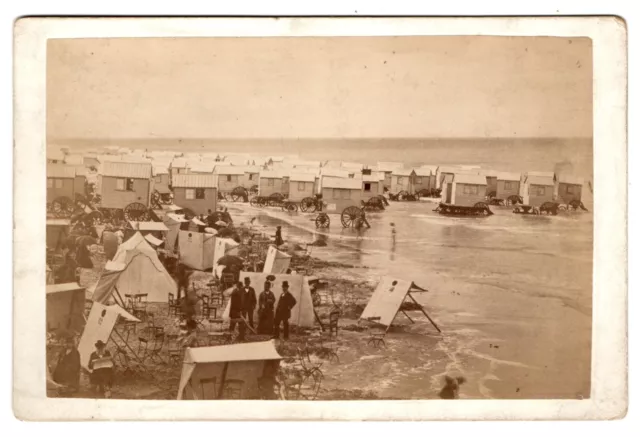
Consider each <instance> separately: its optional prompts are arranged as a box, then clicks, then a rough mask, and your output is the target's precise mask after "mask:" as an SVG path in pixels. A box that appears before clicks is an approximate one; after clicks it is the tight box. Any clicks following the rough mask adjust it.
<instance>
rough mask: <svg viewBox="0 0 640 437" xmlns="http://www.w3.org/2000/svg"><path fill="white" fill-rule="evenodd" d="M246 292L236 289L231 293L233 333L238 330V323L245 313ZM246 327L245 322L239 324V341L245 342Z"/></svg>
mask: <svg viewBox="0 0 640 437" xmlns="http://www.w3.org/2000/svg"><path fill="white" fill-rule="evenodd" d="M243 294H244V292H243V291H242V290H241V289H239V288H234V289H233V291H232V292H231V303H230V304H229V319H230V322H229V331H231V332H233V331H235V329H236V321H235V320H234V319H239V318H240V317H241V316H242V312H243V311H244V299H243V298H244V296H243ZM244 335H245V326H244V323H243V322H240V323H238V340H244Z"/></svg>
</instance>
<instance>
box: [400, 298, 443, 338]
mask: <svg viewBox="0 0 640 437" xmlns="http://www.w3.org/2000/svg"><path fill="white" fill-rule="evenodd" d="M408 294H409V297H410V298H411V300H412V301H413V302H414V303H415V304H416V305H418V307H420V311H422V314H424V315H425V316H426V318H427V319H429V321H430V322H431V324H432V325H433V326H434V327H435V328H436V329H437V330H438V332H442V331H441V330H440V328H438V325H436V322H434V321H433V320H432V319H431V317H429V314H427V312H426V311H425V310H424V308H423V307H422V305H420V304H419V303H418V301H416V300H415V299H414V298H413V296H412V295H411V293H408Z"/></svg>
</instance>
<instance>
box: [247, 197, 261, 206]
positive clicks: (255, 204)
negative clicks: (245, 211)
mask: <svg viewBox="0 0 640 437" xmlns="http://www.w3.org/2000/svg"><path fill="white" fill-rule="evenodd" d="M249 205H251V206H253V207H254V208H255V207H256V206H259V205H258V199H257V198H255V197H254V198H252V199H251V200H250V201H249Z"/></svg>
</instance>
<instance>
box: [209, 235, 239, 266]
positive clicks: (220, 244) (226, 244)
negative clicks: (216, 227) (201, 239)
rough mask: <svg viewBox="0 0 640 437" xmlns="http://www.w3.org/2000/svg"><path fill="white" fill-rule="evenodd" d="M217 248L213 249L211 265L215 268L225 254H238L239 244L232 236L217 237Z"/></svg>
mask: <svg viewBox="0 0 640 437" xmlns="http://www.w3.org/2000/svg"><path fill="white" fill-rule="evenodd" d="M215 241H216V242H215V248H214V251H213V262H212V263H211V266H212V267H213V268H214V269H215V268H216V267H217V264H218V260H219V259H220V258H222V257H223V256H225V255H236V256H237V255H238V246H239V244H238V243H236V242H235V241H233V240H232V239H231V238H217V237H216V239H215Z"/></svg>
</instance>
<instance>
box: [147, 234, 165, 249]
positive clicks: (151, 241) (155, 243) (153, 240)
mask: <svg viewBox="0 0 640 437" xmlns="http://www.w3.org/2000/svg"><path fill="white" fill-rule="evenodd" d="M144 239H145V240H147V242H148V243H149V244H151V245H152V246H153V247H158V246H160V245H161V244H162V243H163V241H162V240H160V239H158V238H156V237H154V236H153V235H151V234H147V235H145V236H144Z"/></svg>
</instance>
